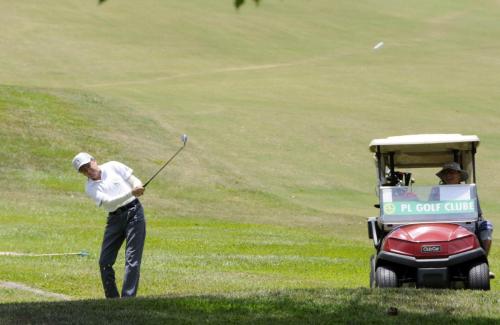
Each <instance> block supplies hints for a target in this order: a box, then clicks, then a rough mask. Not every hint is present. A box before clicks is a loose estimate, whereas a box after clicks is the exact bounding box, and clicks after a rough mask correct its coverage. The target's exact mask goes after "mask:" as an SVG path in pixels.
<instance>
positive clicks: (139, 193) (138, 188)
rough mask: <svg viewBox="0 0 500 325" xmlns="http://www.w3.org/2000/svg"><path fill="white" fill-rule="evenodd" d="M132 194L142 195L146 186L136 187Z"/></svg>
mask: <svg viewBox="0 0 500 325" xmlns="http://www.w3.org/2000/svg"><path fill="white" fill-rule="evenodd" d="M132 194H133V195H134V196H135V197H139V196H141V195H143V194H144V187H142V186H141V187H136V188H134V189H133V190H132Z"/></svg>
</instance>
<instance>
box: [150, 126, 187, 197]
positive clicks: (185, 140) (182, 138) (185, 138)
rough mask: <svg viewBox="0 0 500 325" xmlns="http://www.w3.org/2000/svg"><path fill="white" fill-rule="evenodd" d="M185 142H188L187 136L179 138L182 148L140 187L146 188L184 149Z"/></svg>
mask: <svg viewBox="0 0 500 325" xmlns="http://www.w3.org/2000/svg"><path fill="white" fill-rule="evenodd" d="M187 140H188V136H187V134H183V135H182V136H181V141H182V147H180V148H179V150H177V152H176V153H175V154H174V155H173V156H172V157H171V158H170V159H169V160H168V161H167V162H166V163H165V164H164V165H163V166H162V167H161V168H160V169H159V170H158V171H157V172H156V173H155V174H154V175H153V176H151V178H150V179H149V180H148V181H147V182H146V183H145V184H144V185H143V186H142V187H144V188H145V187H146V186H148V184H149V183H150V182H151V181H152V180H153V179H154V178H155V177H156V175H158V174H159V173H160V172H161V171H162V170H163V168H165V167H167V165H168V164H169V163H170V162H171V161H172V160H173V159H174V158H175V156H177V155H178V154H179V152H181V151H182V149H184V147H185V146H186V142H187Z"/></svg>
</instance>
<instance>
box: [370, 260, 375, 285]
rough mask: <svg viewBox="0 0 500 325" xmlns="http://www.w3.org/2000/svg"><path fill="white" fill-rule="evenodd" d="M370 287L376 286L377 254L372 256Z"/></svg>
mask: <svg viewBox="0 0 500 325" xmlns="http://www.w3.org/2000/svg"><path fill="white" fill-rule="evenodd" d="M370 288H375V255H372V256H371V257H370Z"/></svg>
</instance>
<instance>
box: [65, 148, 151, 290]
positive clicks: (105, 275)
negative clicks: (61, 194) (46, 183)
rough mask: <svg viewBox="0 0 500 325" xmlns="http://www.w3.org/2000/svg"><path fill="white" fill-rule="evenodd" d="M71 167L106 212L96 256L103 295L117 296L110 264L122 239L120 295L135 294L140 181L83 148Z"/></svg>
mask: <svg viewBox="0 0 500 325" xmlns="http://www.w3.org/2000/svg"><path fill="white" fill-rule="evenodd" d="M73 167H74V168H75V169H76V170H77V171H78V172H79V173H81V174H83V175H84V176H86V177H87V184H86V187H85V192H86V193H87V195H88V196H89V197H91V198H92V199H93V200H94V201H95V203H96V205H97V206H98V207H103V208H104V209H105V210H106V211H107V212H108V220H107V223H106V229H105V231H104V238H103V241H102V248H101V255H100V258H99V267H100V270H101V279H102V285H103V287H104V294H105V295H106V298H119V297H120V294H119V293H118V289H117V287H116V282H115V271H114V270H113V264H115V261H116V256H117V255H118V251H119V250H120V247H121V246H122V244H123V241H124V240H125V241H126V246H125V275H124V279H123V287H122V292H121V297H122V298H125V297H135V295H136V294H137V288H138V286H139V275H140V268H141V258H142V251H143V248H144V239H145V237H146V222H145V219H144V210H143V208H142V205H141V203H140V202H139V200H138V199H137V197H139V196H141V195H142V194H144V187H142V182H141V181H140V180H139V179H137V177H135V176H134V175H132V172H133V170H132V169H130V168H129V167H127V166H125V165H124V164H122V163H120V162H117V161H109V162H107V163H104V164H102V165H98V164H97V161H96V160H95V159H94V157H92V156H91V155H89V154H88V153H86V152H80V153H79V154H77V155H76V156H75V158H73Z"/></svg>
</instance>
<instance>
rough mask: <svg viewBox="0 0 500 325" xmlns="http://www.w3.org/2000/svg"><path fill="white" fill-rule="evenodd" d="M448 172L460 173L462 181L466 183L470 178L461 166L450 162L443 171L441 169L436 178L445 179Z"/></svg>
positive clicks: (444, 166)
mask: <svg viewBox="0 0 500 325" xmlns="http://www.w3.org/2000/svg"><path fill="white" fill-rule="evenodd" d="M448 170H455V171H457V172H460V181H466V180H467V178H469V174H468V173H467V172H466V171H465V170H463V169H462V168H460V164H459V163H456V162H449V163H446V164H444V165H443V169H441V170H440V171H439V172H438V173H437V174H436V176H437V177H439V178H441V179H443V176H444V174H445V173H446V171H448Z"/></svg>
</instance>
